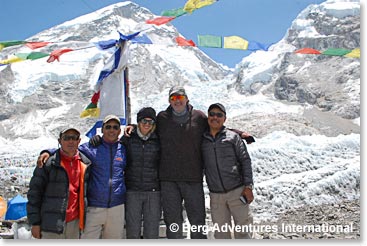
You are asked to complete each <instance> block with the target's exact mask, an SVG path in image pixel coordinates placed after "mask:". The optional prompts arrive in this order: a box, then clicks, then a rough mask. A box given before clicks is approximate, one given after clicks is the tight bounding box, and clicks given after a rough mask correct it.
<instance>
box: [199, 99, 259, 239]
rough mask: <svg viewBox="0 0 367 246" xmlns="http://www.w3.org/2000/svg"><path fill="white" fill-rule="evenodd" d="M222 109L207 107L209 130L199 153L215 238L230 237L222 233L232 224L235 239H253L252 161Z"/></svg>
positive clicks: (228, 231) (228, 233)
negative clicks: (201, 157)
mask: <svg viewBox="0 0 367 246" xmlns="http://www.w3.org/2000/svg"><path fill="white" fill-rule="evenodd" d="M225 120H226V110H225V107H224V106H223V105H222V104H220V103H215V104H212V105H210V106H209V109H208V124H209V130H208V131H207V132H205V133H204V135H203V142H202V145H201V147H202V154H203V159H204V170H205V178H206V181H207V184H208V188H209V191H210V208H211V216H212V221H213V225H214V229H215V230H214V236H215V238H216V239H228V238H231V231H230V230H224V228H225V227H227V228H230V226H231V225H232V217H233V220H234V224H235V225H236V226H238V227H239V228H240V229H238V230H234V236H235V238H236V239H237V238H252V237H253V236H252V235H253V232H251V226H249V225H250V224H252V222H253V218H252V216H251V213H250V208H249V204H250V203H251V202H252V201H253V199H254V196H253V193H252V187H253V179H252V167H251V158H250V156H249V154H248V152H247V148H246V145H245V144H244V142H243V141H242V139H241V137H240V136H239V135H238V134H236V133H234V132H232V131H230V130H228V129H227V128H226V127H225V126H224V125H223V124H224V122H225Z"/></svg>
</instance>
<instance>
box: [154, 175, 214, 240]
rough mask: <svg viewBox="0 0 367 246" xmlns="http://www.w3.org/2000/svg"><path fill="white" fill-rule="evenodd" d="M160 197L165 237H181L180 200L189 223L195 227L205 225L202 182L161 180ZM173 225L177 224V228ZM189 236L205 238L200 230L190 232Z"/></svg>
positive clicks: (181, 210) (181, 217) (181, 209)
mask: <svg viewBox="0 0 367 246" xmlns="http://www.w3.org/2000/svg"><path fill="white" fill-rule="evenodd" d="M161 197H162V207H163V216H164V222H165V223H166V228H167V229H166V234H167V238H169V239H181V238H183V234H182V232H183V230H182V226H183V225H182V223H183V216H182V212H183V208H182V202H184V206H185V209H186V213H187V217H188V219H189V222H190V225H191V226H193V225H194V226H196V228H197V227H198V226H200V227H203V226H205V217H206V216H205V198H204V190H203V183H201V182H200V183H194V182H168V181H161ZM173 225H174V226H173ZM175 225H178V228H177V227H175ZM190 236H191V238H192V239H206V238H207V237H206V235H204V234H203V233H202V232H191V233H190Z"/></svg>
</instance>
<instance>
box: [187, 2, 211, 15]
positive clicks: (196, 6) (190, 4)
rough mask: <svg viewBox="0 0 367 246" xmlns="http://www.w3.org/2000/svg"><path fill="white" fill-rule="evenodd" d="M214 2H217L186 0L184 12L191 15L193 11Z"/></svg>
mask: <svg viewBox="0 0 367 246" xmlns="http://www.w3.org/2000/svg"><path fill="white" fill-rule="evenodd" d="M216 1H217V0H188V1H187V2H186V4H185V7H184V10H185V11H186V12H189V13H190V14H191V13H192V12H193V11H194V10H195V9H199V8H202V7H204V6H208V5H211V4H213V3H214V2H216Z"/></svg>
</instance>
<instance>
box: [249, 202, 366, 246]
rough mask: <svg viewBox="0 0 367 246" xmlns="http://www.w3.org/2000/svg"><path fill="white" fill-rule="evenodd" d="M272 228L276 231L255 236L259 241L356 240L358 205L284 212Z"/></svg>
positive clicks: (358, 222)
mask: <svg viewBox="0 0 367 246" xmlns="http://www.w3.org/2000/svg"><path fill="white" fill-rule="evenodd" d="M264 225H273V226H274V227H273V228H276V231H275V232H274V231H270V232H262V233H257V235H256V238H259V239H360V229H361V227H360V225H361V214H360V201H359V200H354V201H342V202H341V203H339V204H324V205H319V206H308V207H302V208H298V209H293V210H288V211H286V212H285V213H284V214H282V215H280V219H279V220H278V221H277V222H274V223H268V222H265V223H264Z"/></svg>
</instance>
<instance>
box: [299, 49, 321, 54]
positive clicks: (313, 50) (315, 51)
mask: <svg viewBox="0 0 367 246" xmlns="http://www.w3.org/2000/svg"><path fill="white" fill-rule="evenodd" d="M294 53H297V54H315V55H319V54H321V52H320V51H318V50H315V49H311V48H303V49H300V50H296V51H295V52H294Z"/></svg>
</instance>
